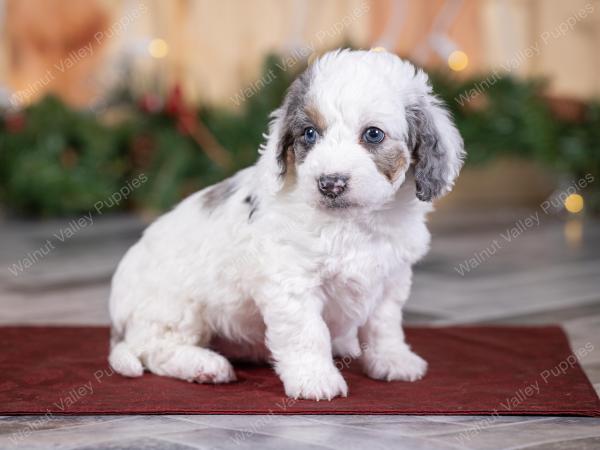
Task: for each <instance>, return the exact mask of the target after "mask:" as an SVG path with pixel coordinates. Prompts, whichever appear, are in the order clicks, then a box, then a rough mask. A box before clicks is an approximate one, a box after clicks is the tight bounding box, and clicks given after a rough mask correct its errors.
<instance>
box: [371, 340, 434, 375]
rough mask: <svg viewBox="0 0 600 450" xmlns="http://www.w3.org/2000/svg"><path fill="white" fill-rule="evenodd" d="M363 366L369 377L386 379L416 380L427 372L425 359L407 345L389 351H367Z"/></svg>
mask: <svg viewBox="0 0 600 450" xmlns="http://www.w3.org/2000/svg"><path fill="white" fill-rule="evenodd" d="M363 366H364V370H365V372H366V373H367V375H368V376H369V377H371V378H375V379H377V380H387V381H397V380H399V381H417V380H420V379H421V378H423V376H424V375H425V372H427V361H425V360H424V359H423V358H421V357H420V356H419V355H417V354H416V353H414V352H413V351H412V350H410V348H408V347H404V348H402V349H401V350H394V351H391V352H389V353H387V352H386V353H373V352H369V351H367V352H365V353H363Z"/></svg>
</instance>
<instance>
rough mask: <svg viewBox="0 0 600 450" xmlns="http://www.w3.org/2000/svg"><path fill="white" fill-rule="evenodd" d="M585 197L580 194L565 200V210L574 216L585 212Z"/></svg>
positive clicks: (572, 195)
mask: <svg viewBox="0 0 600 450" xmlns="http://www.w3.org/2000/svg"><path fill="white" fill-rule="evenodd" d="M583 206H584V202H583V197H582V196H581V195H579V194H571V195H569V196H568V197H567V198H566V199H565V209H566V210H567V211H569V212H570V213H572V214H577V213H578V212H581V211H583Z"/></svg>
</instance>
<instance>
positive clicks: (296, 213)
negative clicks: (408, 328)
mask: <svg viewBox="0 0 600 450" xmlns="http://www.w3.org/2000/svg"><path fill="white" fill-rule="evenodd" d="M260 153H261V156H260V158H259V160H258V162H257V163H256V164H255V165H254V166H252V167H249V168H247V169H244V170H242V171H240V172H238V173H237V174H236V175H234V176H233V177H231V178H229V179H227V180H225V181H223V182H221V183H219V184H217V185H214V186H211V187H209V188H206V189H204V190H202V191H200V192H197V193H195V194H193V195H191V196H190V197H188V198H187V199H185V200H184V201H182V202H181V203H180V204H179V205H178V206H177V207H176V208H175V209H174V210H172V211H171V212H169V213H167V214H165V215H163V216H162V217H161V218H159V219H158V220H157V221H156V222H155V223H154V224H152V225H151V226H150V227H149V228H148V229H147V230H146V231H145V233H144V235H143V237H142V239H141V240H140V241H139V242H138V243H136V244H135V245H134V246H133V247H132V248H131V249H130V250H129V251H128V252H127V254H126V255H125V257H124V258H123V260H122V261H121V263H120V265H119V267H118V269H117V271H116V273H115V275H114V278H113V281H112V293H111V298H110V314H111V318H112V323H113V341H112V350H111V353H110V358H109V361H110V364H111V366H112V367H113V368H114V370H115V371H117V372H118V373H121V374H123V375H126V376H130V377H137V376H140V375H142V373H143V371H144V369H147V370H149V371H150V372H153V373H155V374H158V375H165V376H170V377H175V378H180V379H183V380H187V381H196V382H199V383H225V382H229V381H233V380H235V373H234V370H233V368H232V366H231V364H230V362H229V361H228V359H226V358H245V359H251V360H267V361H270V362H272V363H273V365H274V367H275V371H276V372H277V374H278V375H279V377H280V378H281V380H282V382H283V385H284V388H285V392H286V394H287V395H289V396H291V397H295V398H305V399H315V400H319V399H331V398H333V397H335V396H338V395H343V396H345V395H347V391H348V388H347V385H346V382H345V381H344V378H343V377H342V375H341V373H340V371H339V370H338V369H337V368H336V366H335V364H334V360H333V357H334V356H338V355H339V356H341V355H344V356H351V357H360V358H361V362H362V365H363V367H364V371H365V372H366V374H367V375H369V376H370V377H372V378H376V379H382V380H388V381H392V380H406V381H413V380H418V379H419V378H421V377H422V376H423V375H424V374H425V371H426V368H427V363H426V362H425V361H424V360H423V359H422V358H420V357H419V356H418V355H416V354H415V353H413V352H412V351H411V349H410V347H409V346H408V345H407V343H406V342H405V339H404V333H403V331H402V327H401V321H402V306H403V304H404V303H405V302H406V299H407V297H408V295H409V291H410V285H411V275H412V269H411V266H412V264H413V263H415V262H416V261H417V260H419V259H420V258H421V257H422V256H423V255H424V254H425V253H426V252H427V250H428V247H429V240H430V235H429V232H428V230H427V228H426V226H425V216H426V214H427V212H429V211H430V210H431V205H430V202H431V201H432V199H435V198H437V197H439V196H441V195H442V194H444V193H445V192H447V191H448V190H449V189H450V188H451V187H452V184H453V182H454V179H455V177H456V176H457V174H458V172H459V170H460V167H461V165H462V157H463V154H464V151H463V142H462V139H461V137H460V135H459V133H458V131H457V130H456V128H455V126H454V125H453V123H452V121H451V119H450V117H449V115H448V113H447V112H446V111H445V110H444V109H443V108H442V106H441V105H440V102H439V100H437V99H436V98H435V97H434V96H433V95H432V90H431V87H430V85H429V83H428V78H427V75H426V74H425V73H423V72H422V71H420V70H416V69H415V68H414V67H413V66H412V65H411V64H410V63H408V62H406V61H403V60H401V59H400V58H398V57H397V56H395V55H393V54H391V53H386V52H375V51H347V50H343V51H335V52H331V53H327V54H326V55H324V56H323V57H321V58H320V59H319V60H317V61H316V62H315V63H314V64H312V65H311V66H310V67H309V68H308V69H307V70H306V71H305V72H304V73H303V74H302V75H301V76H300V77H299V78H298V79H297V80H296V81H294V83H293V84H292V85H291V87H290V89H289V90H288V92H287V95H286V97H285V100H284V102H283V105H282V106H281V108H279V109H277V110H276V111H275V112H274V113H273V114H272V121H271V123H270V126H269V133H268V135H267V136H266V143H265V145H264V146H263V147H262V148H261V150H260Z"/></svg>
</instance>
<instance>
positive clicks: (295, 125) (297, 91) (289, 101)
mask: <svg viewBox="0 0 600 450" xmlns="http://www.w3.org/2000/svg"><path fill="white" fill-rule="evenodd" d="M311 78H312V69H311V68H310V67H309V68H308V69H306V70H305V71H304V72H303V73H302V75H300V76H299V77H298V78H297V79H296V80H295V81H294V82H293V83H292V85H291V86H290V88H289V89H288V91H287V94H286V96H285V100H284V103H283V122H284V124H283V128H282V134H281V138H280V140H279V144H278V149H277V162H278V163H279V167H280V169H281V170H280V174H281V176H284V175H285V174H286V173H287V170H288V167H287V164H288V158H289V156H290V155H289V152H292V155H293V157H294V160H295V162H296V164H302V162H303V161H304V160H305V159H306V155H307V154H308V152H309V151H310V149H311V148H312V146H311V145H309V144H307V143H306V142H304V139H303V134H304V130H305V129H306V128H307V127H311V126H312V127H315V128H316V129H317V131H318V132H319V134H321V133H322V132H323V130H322V129H320V128H319V125H318V124H316V123H314V121H313V120H312V119H311V118H310V117H309V116H308V114H307V112H306V108H307V104H306V94H307V93H308V91H309V89H310V83H311Z"/></svg>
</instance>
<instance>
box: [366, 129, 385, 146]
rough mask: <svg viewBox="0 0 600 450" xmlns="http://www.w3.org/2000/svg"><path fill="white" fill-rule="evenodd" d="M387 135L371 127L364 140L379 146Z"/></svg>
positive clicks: (367, 130)
mask: <svg viewBox="0 0 600 450" xmlns="http://www.w3.org/2000/svg"><path fill="white" fill-rule="evenodd" d="M384 137H385V133H384V132H383V131H381V130H380V129H379V128H376V127H369V128H367V129H366V130H365V132H364V134H363V140H364V141H365V142H368V143H369V144H379V143H380V142H381V141H383V138H384Z"/></svg>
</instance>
